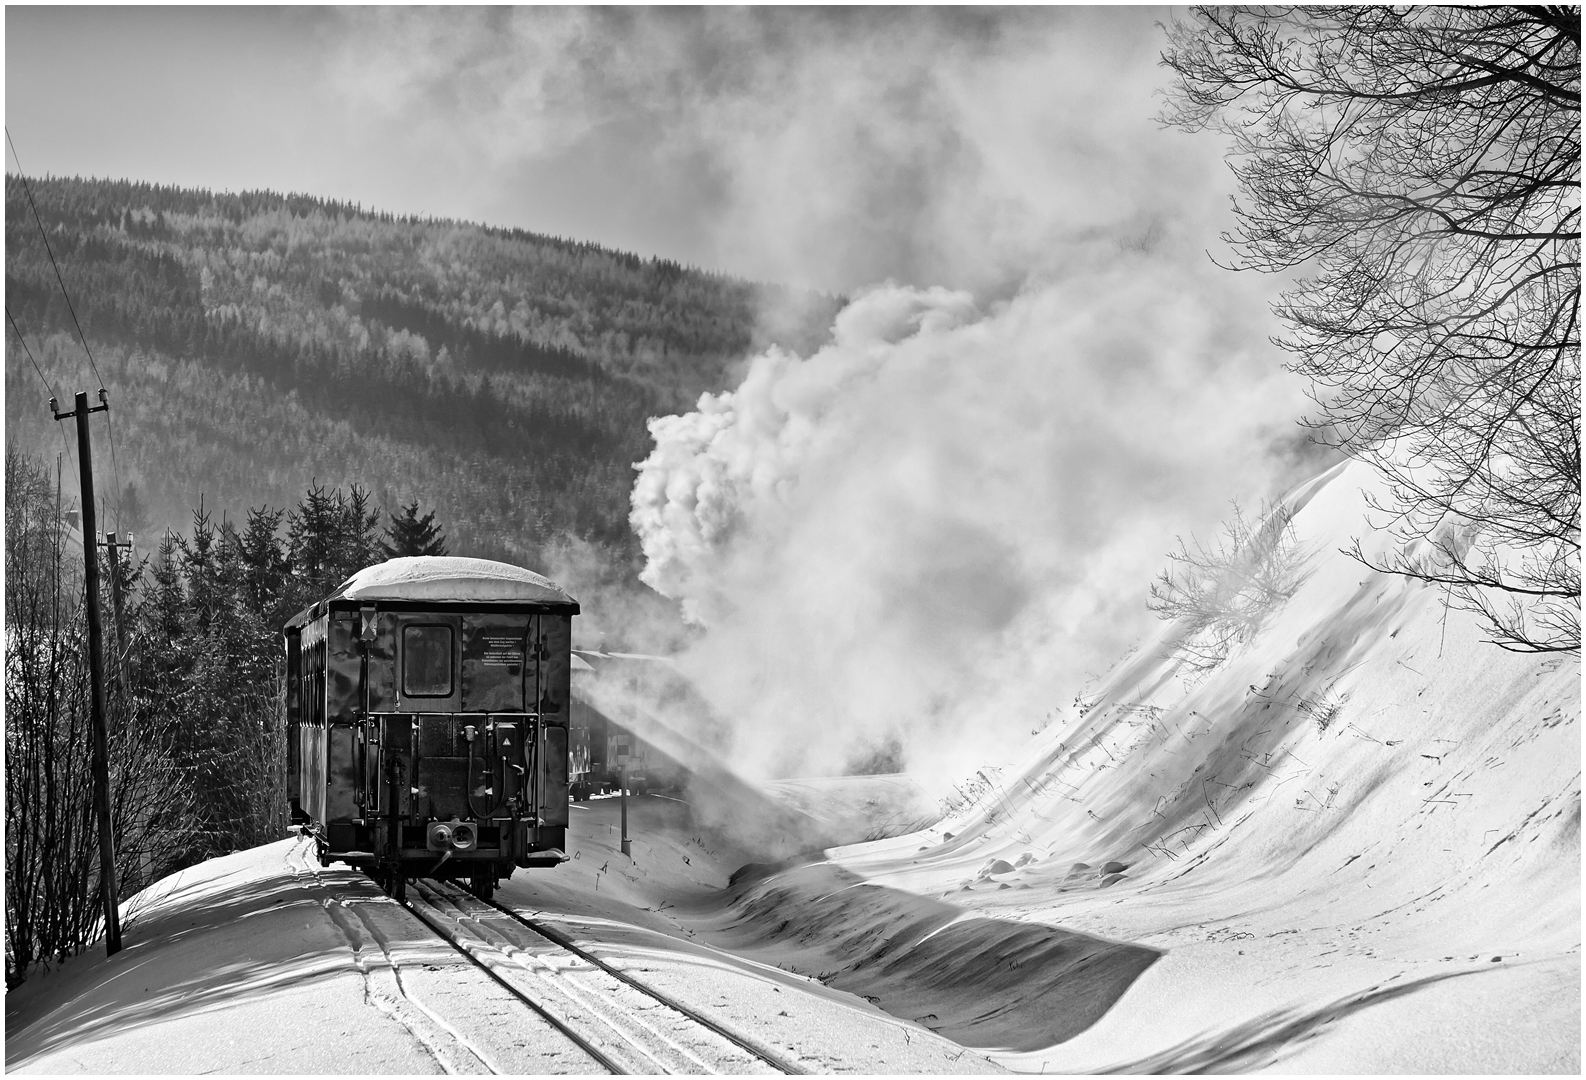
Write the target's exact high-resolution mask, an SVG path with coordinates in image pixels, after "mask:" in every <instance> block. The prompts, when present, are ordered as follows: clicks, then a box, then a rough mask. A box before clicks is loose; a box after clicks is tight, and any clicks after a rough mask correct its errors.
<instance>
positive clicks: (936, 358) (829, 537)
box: [631, 255, 1297, 782]
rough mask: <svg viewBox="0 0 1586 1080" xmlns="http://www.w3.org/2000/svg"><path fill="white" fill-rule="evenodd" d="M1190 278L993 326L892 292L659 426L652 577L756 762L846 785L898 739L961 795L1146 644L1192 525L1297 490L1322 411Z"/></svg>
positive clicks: (1074, 290)
mask: <svg viewBox="0 0 1586 1080" xmlns="http://www.w3.org/2000/svg"><path fill="white" fill-rule="evenodd" d="M1184 285H1185V280H1184V279H1183V278H1182V277H1181V276H1180V275H1177V274H1175V273H1174V272H1173V271H1172V269H1171V268H1170V267H1164V266H1162V265H1161V264H1160V263H1158V262H1155V261H1154V260H1152V259H1150V258H1148V257H1146V256H1143V255H1140V256H1135V257H1132V258H1129V257H1120V258H1119V259H1117V260H1114V261H1113V262H1112V263H1111V264H1110V265H1108V266H1106V267H1102V268H1097V269H1095V270H1094V271H1092V272H1090V273H1087V274H1084V275H1077V276H1074V277H1071V278H1068V279H1066V280H1063V281H1058V282H1048V283H1045V284H1037V285H1032V286H1030V287H1027V288H1026V289H1025V290H1023V291H1022V292H1020V293H1019V294H1018V295H1016V296H1015V297H1014V298H1012V299H1011V300H1008V301H1004V302H999V303H996V304H994V305H992V306H991V307H990V309H989V310H984V311H982V310H979V309H977V306H976V304H975V303H974V301H973V300H972V298H971V297H970V296H969V295H967V294H965V293H959V292H951V291H948V290H944V289H939V288H938V289H918V288H909V287H903V286H897V285H892V284H888V285H884V286H881V287H878V288H876V289H873V290H870V291H868V292H865V293H863V294H862V295H860V296H858V297H857V298H856V299H855V300H854V302H853V303H852V305H851V306H849V307H848V308H847V309H845V310H844V311H843V312H842V313H841V314H840V315H839V316H838V318H837V320H836V324H835V326H834V328H833V341H832V343H831V344H830V345H828V346H827V347H825V348H824V349H822V350H820V351H819V352H817V353H815V354H814V355H813V356H810V357H809V358H807V359H800V358H798V357H796V356H793V355H791V354H789V353H787V352H784V351H781V350H776V349H773V350H771V351H769V352H767V353H765V354H763V355H761V356H758V357H755V358H754V359H753V360H752V362H751V363H750V365H749V368H748V372H747V375H746V376H745V378H744V380H743V383H742V385H741V386H739V387H738V388H737V389H736V390H733V391H730V392H727V393H723V394H718V395H710V394H707V395H705V396H703V397H702V398H701V399H700V402H699V407H698V409H697V410H696V411H694V412H692V413H689V414H687V415H685V416H672V417H663V418H660V419H657V420H655V421H652V423H651V431H652V434H653V435H654V437H655V440H656V447H655V450H654V452H653V453H652V454H651V455H650V457H649V458H648V460H646V461H645V462H644V463H643V464H642V465H641V467H640V474H639V479H638V482H637V484H636V485H635V488H634V493H633V512H632V517H631V521H632V523H633V526H634V528H635V530H636V531H637V532H638V534H639V536H640V538H641V540H642V542H643V544H644V551H645V555H646V556H647V559H648V563H647V567H646V569H645V572H644V575H643V578H644V580H645V581H646V582H647V583H648V584H650V585H651V586H652V587H654V588H656V589H657V590H659V591H660V592H662V593H664V594H666V595H668V596H672V597H675V598H677V599H679V600H681V601H682V602H683V604H684V605H685V609H686V611H687V612H688V614H689V615H690V616H691V617H692V618H694V619H696V620H697V621H699V622H701V623H703V624H704V625H705V627H706V628H707V632H706V633H705V635H704V636H703V638H702V639H701V640H700V641H699V642H698V643H696V644H695V645H694V646H692V647H691V648H690V649H689V650H688V651H687V652H686V653H685V654H684V655H683V656H682V657H681V658H680V664H681V666H682V667H683V669H684V670H685V671H686V672H688V673H689V674H690V675H691V676H692V677H693V678H694V679H695V680H696V681H697V682H698V683H699V685H700V686H701V687H702V688H703V689H704V690H705V692H706V693H707V695H709V696H710V697H711V698H712V700H713V701H714V702H715V704H716V705H717V707H718V709H719V710H720V711H721V713H722V714H723V715H725V716H728V717H731V718H733V721H734V724H735V729H736V732H737V741H736V745H735V746H734V747H733V748H732V752H733V755H734V760H735V761H736V762H737V763H738V764H739V765H740V766H741V767H743V768H745V769H746V770H747V771H749V772H750V773H751V774H759V775H799V774H804V775H808V774H818V773H823V772H836V771H841V770H842V769H844V768H845V767H847V766H849V765H850V764H851V763H852V761H853V760H854V759H855V758H856V757H861V756H863V754H864V753H865V752H867V751H868V750H870V749H873V748H874V747H876V746H878V745H884V744H886V743H888V742H897V743H900V744H901V746H902V749H903V752H904V755H905V758H906V761H907V764H908V766H909V768H910V769H911V770H913V771H916V772H918V773H920V774H922V775H923V776H924V777H925V778H926V779H928V780H935V781H938V782H940V781H942V780H944V779H946V778H948V777H951V776H953V775H954V774H962V773H963V772H966V771H969V770H971V769H972V768H973V767H974V766H975V765H977V764H979V763H981V762H982V761H985V760H989V759H992V758H994V757H995V756H996V755H998V754H999V753H1003V752H1007V751H1010V750H1011V749H1012V748H1013V747H1014V746H1015V745H1016V743H1017V742H1018V740H1020V739H1022V738H1025V737H1028V734H1029V729H1030V728H1031V726H1032V724H1039V723H1040V721H1041V718H1042V716H1043V715H1044V714H1045V713H1047V712H1048V711H1049V710H1050V709H1052V707H1053V706H1056V705H1059V704H1065V703H1066V700H1067V698H1066V697H1064V696H1063V695H1065V694H1066V695H1067V696H1069V697H1071V696H1072V695H1073V693H1074V692H1075V691H1076V690H1077V689H1078V687H1079V685H1080V684H1081V683H1082V682H1083V681H1084V677H1085V673H1086V672H1087V671H1096V670H1098V669H1099V667H1100V666H1102V665H1105V664H1106V663H1107V662H1108V661H1109V660H1110V659H1112V658H1114V657H1116V656H1117V655H1118V654H1119V653H1120V652H1121V650H1122V649H1124V648H1125V647H1126V646H1127V645H1128V643H1129V642H1130V640H1131V639H1132V638H1133V637H1136V636H1138V635H1139V634H1140V633H1142V632H1143V631H1144V629H1145V627H1146V625H1147V623H1148V621H1149V616H1148V615H1147V614H1146V612H1145V609H1144V604H1143V600H1144V596H1145V592H1146V587H1147V585H1148V583H1149V580H1150V578H1151V576H1152V574H1153V572H1154V571H1155V570H1156V569H1157V568H1158V567H1159V566H1160V564H1161V561H1162V555H1163V552H1164V551H1165V550H1166V549H1167V547H1169V546H1170V544H1171V537H1172V535H1173V533H1174V532H1176V531H1189V528H1190V527H1193V526H1200V527H1206V526H1209V525H1210V523H1211V522H1212V521H1214V520H1215V517H1216V515H1217V513H1218V512H1219V511H1220V504H1221V502H1222V501H1223V500H1224V499H1226V498H1227V497H1228V496H1229V495H1240V494H1248V493H1250V492H1252V491H1254V492H1266V491H1267V490H1268V489H1269V488H1270V487H1271V485H1272V484H1273V483H1274V482H1275V480H1276V477H1275V475H1274V474H1275V467H1274V465H1273V464H1272V461H1271V459H1270V458H1269V457H1268V456H1267V455H1266V453H1265V449H1266V447H1267V445H1268V444H1269V443H1271V442H1272V441H1273V440H1274V438H1275V436H1276V435H1277V434H1278V432H1280V431H1282V430H1284V426H1283V425H1282V424H1281V423H1275V422H1274V418H1275V416H1276V417H1279V418H1281V417H1283V415H1284V413H1285V412H1286V411H1287V410H1289V409H1292V408H1293V407H1294V406H1295V405H1296V404H1297V403H1296V402H1295V401H1294V400H1293V396H1292V395H1293V393H1294V388H1293V387H1292V386H1290V385H1288V383H1287V381H1286V380H1284V379H1283V378H1282V376H1281V372H1280V371H1279V370H1278V369H1277V368H1276V367H1275V366H1274V365H1272V364H1271V363H1270V357H1269V355H1268V354H1267V353H1266V352H1265V350H1261V351H1260V352H1259V354H1255V353H1252V352H1249V351H1240V350H1237V349H1235V350H1230V348H1229V346H1228V345H1227V339H1228V330H1229V327H1228V325H1227V324H1226V321H1225V318H1224V317H1223V316H1221V315H1219V313H1218V311H1217V309H1216V307H1215V306H1214V305H1212V304H1209V303H1208V302H1207V298H1206V297H1205V296H1204V295H1197V294H1195V293H1191V292H1186V291H1184ZM1274 406H1276V407H1277V408H1276V409H1275V408H1274ZM1288 415H1290V416H1292V412H1289V413H1288Z"/></svg>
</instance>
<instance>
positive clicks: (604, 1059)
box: [402, 900, 629, 1076]
mask: <svg viewBox="0 0 1586 1080" xmlns="http://www.w3.org/2000/svg"><path fill="white" fill-rule="evenodd" d="M402 906H403V907H405V908H407V910H408V911H409V913H411V914H412V915H413V917H414V918H415V919H417V920H418V921H419V922H421V923H423V924H424V925H425V926H427V927H429V928H430V929H431V930H433V931H435V934H436V935H437V936H438V937H439V938H440V939H441V940H442V941H444V942H446V944H448V945H450V946H451V947H452V948H453V949H455V950H457V952H459V953H461V954H462V955H463V957H464V958H466V959H467V960H468V962H469V963H471V964H473V965H474V966H475V967H477V968H478V969H479V970H480V971H483V972H484V973H485V974H486V975H488V976H490V978H492V979H494V980H495V981H496V983H497V984H499V985H500V986H501V987H502V988H503V989H504V990H506V991H507V993H509V994H511V995H512V996H513V997H515V998H517V999H518V1000H519V1001H521V1002H523V1004H525V1005H527V1006H528V1007H529V1008H530V1009H532V1010H533V1011H534V1012H535V1013H536V1014H538V1015H539V1016H540V1017H541V1018H542V1019H544V1020H545V1021H546V1022H547V1023H549V1024H550V1025H551V1026H552V1027H554V1028H555V1029H556V1030H557V1031H560V1032H561V1033H562V1034H563V1035H566V1036H567V1037H568V1038H569V1039H571V1040H572V1041H573V1043H574V1044H575V1045H577V1047H578V1048H579V1049H580V1050H582V1051H584V1053H586V1054H588V1055H589V1056H590V1057H592V1058H594V1059H595V1060H596V1061H598V1062H600V1065H601V1067H602V1068H605V1069H607V1070H609V1071H610V1072H611V1073H612V1075H614V1076H627V1075H629V1073H628V1071H627V1070H626V1069H624V1068H623V1067H622V1066H620V1065H618V1064H617V1063H616V1062H615V1061H613V1060H612V1059H611V1058H610V1057H608V1056H607V1055H606V1054H605V1053H604V1052H602V1051H601V1050H600V1048H599V1047H597V1046H595V1045H594V1044H593V1043H591V1042H590V1041H589V1040H588V1039H586V1038H584V1037H583V1036H582V1035H580V1034H579V1033H578V1032H576V1031H574V1030H573V1029H572V1027H571V1026H569V1025H568V1024H567V1023H566V1022H565V1021H563V1020H561V1019H559V1018H558V1017H556V1016H555V1015H553V1014H552V1013H550V1012H549V1011H547V1010H546V1009H545V1007H544V1006H542V1005H541V1004H540V1003H539V1002H537V1001H535V1000H534V999H533V998H531V997H529V996H528V995H527V994H525V993H524V992H523V991H522V990H520V989H518V988H517V987H516V986H513V985H512V983H510V982H508V981H507V980H506V979H504V978H502V977H501V975H500V974H498V973H497V972H496V971H494V970H493V969H492V968H491V967H490V965H489V964H487V963H485V962H484V961H483V960H481V959H479V957H477V956H475V955H474V954H473V953H471V952H469V951H468V950H467V949H466V948H464V947H463V946H462V945H461V944H460V943H458V941H457V940H456V938H455V937H454V936H453V935H452V934H451V933H449V932H448V931H447V930H446V929H445V928H444V927H443V926H439V925H437V924H436V922H435V920H433V919H431V918H430V917H429V916H427V915H425V914H424V913H423V912H421V911H419V910H418V908H417V907H415V906H414V902H413V901H411V900H404V901H402Z"/></svg>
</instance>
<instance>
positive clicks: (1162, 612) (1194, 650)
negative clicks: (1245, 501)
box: [1147, 502, 1304, 672]
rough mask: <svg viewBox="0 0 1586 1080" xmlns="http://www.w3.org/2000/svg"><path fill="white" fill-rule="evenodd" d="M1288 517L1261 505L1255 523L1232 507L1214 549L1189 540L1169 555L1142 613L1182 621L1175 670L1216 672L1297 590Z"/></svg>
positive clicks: (1296, 558)
mask: <svg viewBox="0 0 1586 1080" xmlns="http://www.w3.org/2000/svg"><path fill="white" fill-rule="evenodd" d="M1292 516H1293V515H1292V514H1291V513H1290V512H1289V511H1288V510H1286V509H1284V508H1283V507H1277V508H1275V509H1273V508H1267V507H1265V506H1264V507H1263V508H1262V514H1261V519H1260V522H1259V524H1256V523H1252V522H1251V521H1249V520H1247V519H1246V518H1245V515H1244V512H1243V511H1242V510H1241V509H1240V507H1239V504H1238V503H1237V502H1235V503H1234V504H1233V517H1232V518H1230V519H1229V520H1228V521H1225V522H1224V523H1223V526H1222V536H1221V537H1219V538H1218V539H1217V540H1216V541H1215V542H1214V545H1213V546H1210V547H1208V546H1207V545H1204V544H1202V543H1201V542H1200V541H1198V540H1194V538H1193V537H1191V540H1192V541H1193V544H1194V546H1193V548H1192V547H1191V546H1190V545H1189V544H1186V543H1185V542H1184V541H1183V539H1182V538H1181V539H1180V540H1179V550H1178V551H1176V552H1169V553H1168V558H1169V559H1170V560H1172V564H1171V565H1170V566H1169V567H1168V568H1167V569H1166V570H1164V571H1162V573H1161V575H1160V576H1159V577H1158V578H1157V580H1156V582H1155V583H1153V584H1152V586H1151V599H1150V600H1148V601H1147V606H1148V607H1150V609H1151V610H1152V611H1153V612H1155V613H1156V615H1157V617H1158V618H1161V619H1172V620H1179V621H1180V622H1181V624H1182V632H1181V633H1180V634H1179V635H1178V637H1177V638H1176V639H1175V640H1174V642H1173V645H1172V655H1173V656H1174V658H1175V659H1177V660H1178V661H1179V662H1180V663H1182V664H1183V665H1185V666H1186V667H1188V668H1190V669H1191V670H1193V671H1198V672H1207V671H1210V670H1212V669H1213V668H1215V667H1217V665H1219V664H1221V663H1222V662H1223V661H1224V660H1226V659H1227V658H1228V654H1229V653H1230V652H1231V651H1232V650H1233V649H1234V648H1235V647H1236V646H1238V645H1241V644H1244V643H1246V642H1248V641H1250V640H1251V639H1252V638H1254V637H1255V636H1256V634H1257V633H1258V632H1259V631H1260V629H1261V627H1262V625H1263V624H1264V623H1265V622H1266V620H1267V618H1268V617H1269V616H1271V615H1272V613H1273V612H1274V611H1276V610H1277V609H1278V608H1279V607H1281V606H1282V605H1283V604H1284V602H1285V601H1287V600H1288V599H1289V597H1291V596H1293V595H1294V593H1295V591H1296V590H1298V588H1299V587H1300V583H1301V582H1302V581H1303V580H1304V579H1303V575H1302V574H1301V573H1300V560H1301V554H1302V553H1301V551H1300V548H1299V542H1298V540H1297V538H1296V537H1295V534H1294V527H1293V524H1292V521H1291V519H1292Z"/></svg>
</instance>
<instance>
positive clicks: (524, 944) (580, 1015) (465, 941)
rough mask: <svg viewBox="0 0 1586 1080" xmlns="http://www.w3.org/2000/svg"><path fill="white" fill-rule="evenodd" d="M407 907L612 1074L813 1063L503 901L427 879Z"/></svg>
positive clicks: (763, 1070) (789, 1070)
mask: <svg viewBox="0 0 1586 1080" xmlns="http://www.w3.org/2000/svg"><path fill="white" fill-rule="evenodd" d="M405 906H406V907H407V909H408V910H409V911H410V912H411V913H412V914H413V915H414V916H415V917H417V918H418V919H419V920H420V921H421V922H423V923H424V924H425V925H426V926H428V927H429V928H430V929H431V930H433V931H434V932H435V933H436V934H437V935H439V936H440V937H441V938H442V939H444V940H445V941H446V942H447V944H449V945H450V946H451V947H452V948H453V949H455V950H456V951H457V952H458V953H460V954H462V955H463V956H464V957H466V958H467V959H468V961H469V962H470V963H472V964H473V965H475V966H476V967H478V968H479V969H480V970H481V971H483V972H484V973H485V975H486V976H488V977H489V978H490V979H491V980H492V981H494V982H495V983H496V984H498V985H499V986H500V987H502V988H503V989H505V990H506V991H507V992H508V993H509V994H510V995H511V996H512V997H513V998H514V999H515V1000H517V1001H518V1002H520V1003H521V1004H522V1005H524V1006H525V1007H526V1008H527V1009H529V1010H530V1011H531V1012H533V1013H534V1014H535V1015H536V1016H538V1017H540V1018H541V1019H542V1020H544V1021H546V1022H547V1023H549V1024H550V1025H551V1026H553V1027H554V1028H556V1029H557V1030H558V1031H560V1032H561V1033H562V1034H563V1035H565V1036H566V1037H567V1038H568V1039H570V1040H571V1041H573V1042H574V1043H575V1044H576V1045H577V1046H578V1047H579V1048H580V1049H582V1050H583V1051H584V1052H585V1053H586V1054H588V1055H589V1056H590V1057H592V1058H594V1059H595V1061H597V1062H599V1064H600V1065H601V1066H602V1067H603V1068H605V1069H608V1070H609V1071H611V1072H612V1073H643V1074H654V1073H678V1074H696V1073H698V1074H704V1073H725V1074H739V1075H741V1074H748V1073H758V1074H775V1073H786V1074H797V1073H803V1072H804V1071H805V1070H804V1069H801V1068H799V1067H798V1066H797V1065H794V1064H793V1063H792V1062H790V1061H788V1060H787V1059H785V1058H783V1057H782V1056H780V1055H779V1054H777V1053H776V1052H774V1051H773V1050H771V1049H769V1048H768V1047H764V1046H761V1045H758V1044H756V1043H755V1042H754V1041H753V1040H750V1039H746V1038H745V1037H743V1036H742V1035H739V1034H737V1033H735V1032H733V1031H731V1030H729V1029H728V1028H726V1027H724V1026H722V1025H721V1024H719V1023H717V1022H716V1021H714V1020H712V1019H711V1018H709V1017H707V1016H705V1015H703V1014H701V1013H700V1012H698V1011H697V1010H694V1009H692V1008H690V1007H689V1006H687V1005H686V1004H684V1003H683V1002H680V1001H678V1000H676V999H675V998H673V997H671V996H670V995H668V994H665V993H663V992H661V991H659V990H657V989H655V988H654V987H651V986H647V985H646V984H644V983H643V982H641V981H640V980H638V979H635V978H634V977H633V976H632V975H630V974H628V973H627V972H625V971H621V970H618V969H617V968H615V967H613V966H612V965H610V964H609V963H607V962H606V961H604V960H601V959H600V958H599V957H597V956H595V955H594V954H592V953H591V952H589V951H588V950H587V949H584V948H582V947H580V946H579V945H578V944H577V943H576V942H574V941H571V940H570V939H568V938H567V937H566V936H565V935H563V934H562V933H560V932H558V931H556V930H553V929H551V928H550V927H547V926H545V925H543V924H541V923H538V922H537V921H536V920H534V919H531V918H528V917H526V916H524V915H522V914H520V913H518V912H516V911H513V910H512V909H511V908H509V907H506V906H505V905H503V904H499V903H496V902H494V901H482V900H479V899H476V898H475V897H473V896H472V895H470V894H469V893H467V892H464V891H463V890H462V889H459V888H457V887H455V886H452V885H449V884H444V883H440V882H433V881H423V880H421V881H418V882H415V883H414V884H413V885H412V887H411V888H410V889H409V892H408V900H407V902H406V904H405Z"/></svg>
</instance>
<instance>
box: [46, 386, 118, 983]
mask: <svg viewBox="0 0 1586 1080" xmlns="http://www.w3.org/2000/svg"><path fill="white" fill-rule="evenodd" d="M109 408H110V405H109V403H108V402H106V401H105V391H104V388H103V387H101V388H100V390H99V404H98V405H95V406H94V407H93V408H91V409H90V408H89V407H88V395H87V394H86V393H79V394H78V395H77V398H76V401H75V403H74V407H73V409H72V411H71V412H69V413H62V412H55V399H54V398H50V412H52V413H55V419H56V420H70V419H71V418H72V417H76V418H77V463H78V468H79V470H80V471H81V475H82V500H83V520H82V525H83V572H84V575H85V576H84V579H83V584H84V586H85V589H86V592H87V594H88V682H89V686H90V688H91V690H92V694H91V697H90V714H89V715H90V719H91V720H92V722H93V728H94V813H95V815H96V816H97V817H98V818H99V896H100V900H101V901H103V903H104V908H105V955H106V956H114V955H115V954H116V953H118V952H120V951H121V912H120V907H119V901H118V899H117V896H116V847H115V838H114V836H113V835H112V833H111V828H110V733H109V731H108V730H107V729H106V727H105V683H104V676H103V672H104V664H105V660H104V644H103V642H102V640H101V636H100V632H99V544H98V539H99V532H98V528H97V526H98V522H97V521H95V519H94V458H93V446H92V442H91V440H90V439H89V437H88V417H89V414H90V413H96V412H106V411H108V410H109Z"/></svg>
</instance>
